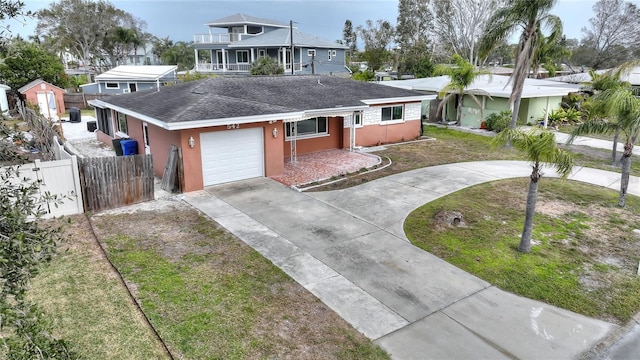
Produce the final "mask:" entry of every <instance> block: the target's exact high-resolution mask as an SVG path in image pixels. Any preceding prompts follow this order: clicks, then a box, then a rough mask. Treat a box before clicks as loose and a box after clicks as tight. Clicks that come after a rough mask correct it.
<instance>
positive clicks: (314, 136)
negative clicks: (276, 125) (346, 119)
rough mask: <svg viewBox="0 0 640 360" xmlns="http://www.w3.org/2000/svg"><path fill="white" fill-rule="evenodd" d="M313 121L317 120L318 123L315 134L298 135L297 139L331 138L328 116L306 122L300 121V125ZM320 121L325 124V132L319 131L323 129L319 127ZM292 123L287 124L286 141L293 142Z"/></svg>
mask: <svg viewBox="0 0 640 360" xmlns="http://www.w3.org/2000/svg"><path fill="white" fill-rule="evenodd" d="M311 120H315V122H316V126H315V127H316V130H315V132H313V133H311V132H309V133H305V134H298V135H297V136H296V139H309V138H316V137H323V136H329V118H328V117H326V116H319V117H316V118H311V119H305V120H300V121H298V124H297V125H299V123H300V122H302V121H311ZM319 120H323V121H324V122H325V125H324V131H319V130H318V129H319V128H321V126H318V121H319ZM290 129H291V123H286V124H285V140H291V138H292V136H291V135H290V134H291V130H290Z"/></svg>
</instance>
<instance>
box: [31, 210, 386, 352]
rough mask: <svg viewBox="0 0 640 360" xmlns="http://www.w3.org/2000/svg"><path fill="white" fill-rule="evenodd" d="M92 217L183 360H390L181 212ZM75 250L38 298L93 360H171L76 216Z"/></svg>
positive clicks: (249, 253)
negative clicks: (98, 359) (129, 300)
mask: <svg viewBox="0 0 640 360" xmlns="http://www.w3.org/2000/svg"><path fill="white" fill-rule="evenodd" d="M174 204H175V205H173V206H167V207H161V208H157V209H152V210H146V211H145V210H139V211H136V212H133V213H120V214H117V213H109V214H101V215H94V216H93V217H92V220H91V221H92V222H93V223H94V225H95V228H96V232H97V234H98V238H99V239H100V241H101V242H103V244H105V246H106V248H107V249H108V253H109V257H110V258H111V260H112V261H113V263H114V265H115V266H116V267H117V268H118V270H119V271H120V272H121V273H122V275H123V277H124V278H125V280H126V283H127V285H128V287H129V289H130V290H131V292H132V293H133V294H134V296H135V297H136V299H137V300H138V302H139V303H140V304H141V307H142V309H143V310H144V313H145V314H146V315H147V317H148V318H149V319H150V320H151V323H152V324H153V325H154V327H155V328H156V329H157V331H158V333H159V334H160V336H161V338H162V339H163V341H164V342H165V343H166V345H167V347H168V348H169V349H170V351H171V353H172V355H173V357H174V358H176V359H183V358H184V359H205V358H207V359H248V358H249V359H261V358H264V359H276V358H277V359H320V358H321V359H387V358H388V356H387V354H386V353H385V352H384V351H383V350H381V349H380V348H378V347H377V346H375V345H374V344H373V343H372V342H370V341H369V340H368V339H366V338H365V337H364V336H363V335H362V334H360V333H359V332H358V331H356V330H355V329H353V328H352V327H351V326H350V325H349V324H347V323H346V322H345V321H344V320H342V319H341V318H340V317H339V316H338V315H337V314H335V313H334V312H333V311H332V310H331V309H329V308H328V307H327V306H325V305H324V304H323V303H322V302H320V300H318V299H317V298H316V297H315V296H313V295H312V294H311V293H309V292H308V291H307V290H305V289H304V288H302V286H300V285H299V284H298V283H296V282H295V281H293V280H292V279H291V278H289V277H288V276H287V275H286V274H285V273H283V272H282V271H281V270H280V269H278V268H277V267H276V266H275V265H273V264H272V263H271V262H269V261H268V260H266V259H265V258H263V257H262V256H261V255H260V254H258V253H257V252H255V251H254V250H253V249H251V248H250V247H249V246H247V245H246V244H244V243H243V242H241V241H240V240H238V239H237V238H235V237H234V236H233V235H231V234H229V233H227V232H226V231H225V230H223V229H221V228H220V227H219V226H218V225H217V224H216V223H214V222H213V221H211V220H209V219H208V218H206V217H204V216H202V215H201V214H200V213H198V212H197V211H195V210H193V209H191V208H190V207H189V206H187V205H185V204H183V203H180V202H178V203H174ZM67 234H68V236H67V241H66V242H65V244H63V247H64V248H67V249H68V251H62V252H61V253H60V254H59V255H57V257H56V259H55V260H54V262H53V264H52V265H51V266H50V267H48V268H46V269H45V270H44V272H43V273H42V274H41V275H39V276H38V277H37V278H36V279H35V281H34V283H33V289H32V290H31V296H32V298H33V299H34V301H35V302H37V303H39V304H42V305H43V309H44V310H45V311H46V313H47V315H48V316H49V317H50V318H51V319H53V325H54V328H55V335H56V336H60V337H63V338H64V339H66V340H68V341H69V342H70V343H71V344H72V346H73V348H74V349H75V350H77V352H78V353H79V354H81V355H82V356H83V357H85V358H88V359H92V358H93V359H97V358H100V359H159V358H166V355H165V354H164V353H163V352H162V347H161V344H160V343H159V342H158V341H157V340H155V339H154V337H153V336H152V334H153V333H152V331H151V329H150V328H148V327H147V326H146V325H145V323H144V321H143V320H142V318H141V317H140V314H137V313H136V311H135V307H134V306H133V304H131V303H130V302H129V303H128V302H127V296H126V292H125V290H124V288H122V287H121V286H119V283H118V281H117V280H116V277H115V275H114V274H113V273H111V272H110V271H109V268H108V266H107V263H106V262H105V260H104V259H102V258H101V257H100V253H99V249H98V247H97V246H96V244H95V242H92V240H91V237H92V235H91V234H90V231H89V230H88V224H87V223H86V222H84V217H73V218H72V225H71V226H69V227H68V230H67Z"/></svg>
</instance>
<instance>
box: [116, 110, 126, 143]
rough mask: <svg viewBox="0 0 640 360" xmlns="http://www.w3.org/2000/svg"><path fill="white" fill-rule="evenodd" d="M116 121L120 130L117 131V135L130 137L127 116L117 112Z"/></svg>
mask: <svg viewBox="0 0 640 360" xmlns="http://www.w3.org/2000/svg"><path fill="white" fill-rule="evenodd" d="M115 120H116V129H118V130H117V131H116V134H117V135H118V136H120V137H129V129H128V127H129V124H128V122H127V115H125V114H123V113H121V112H117V111H116V119H115ZM123 124H124V125H123ZM123 135H124V136H123Z"/></svg>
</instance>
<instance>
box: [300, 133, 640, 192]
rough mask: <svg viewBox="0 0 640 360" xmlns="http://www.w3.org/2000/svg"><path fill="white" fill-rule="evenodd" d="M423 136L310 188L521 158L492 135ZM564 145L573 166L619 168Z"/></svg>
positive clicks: (601, 155) (605, 154)
mask: <svg viewBox="0 0 640 360" xmlns="http://www.w3.org/2000/svg"><path fill="white" fill-rule="evenodd" d="M424 136H426V137H430V138H432V140H427V141H420V142H413V143H408V144H399V145H391V146H388V147H387V149H386V150H383V151H378V152H376V153H375V154H376V155H379V156H380V157H382V159H383V160H384V162H385V163H389V160H390V162H391V166H388V167H386V168H385V169H383V170H380V171H375V172H371V173H366V174H361V175H356V176H352V177H350V178H347V179H345V180H343V181H340V182H337V183H334V184H330V185H327V186H322V187H319V188H316V189H314V190H313V191H327V190H337V189H344V188H348V187H351V186H355V185H359V184H362V183H364V182H367V181H371V180H375V179H379V178H382V177H385V176H389V175H392V174H397V173H400V172H404V171H409V170H414V169H418V168H423V167H427V166H434V165H441V164H451V163H456V162H464V161H484V160H522V157H521V156H520V154H519V153H518V152H517V151H516V150H514V149H508V148H498V149H496V150H493V151H492V150H491V144H490V143H491V139H492V137H490V136H484V135H478V134H474V133H468V132H463V131H460V130H456V129H455V128H445V127H438V126H425V127H424ZM565 148H567V149H569V150H570V151H571V152H573V153H574V154H575V157H574V165H575V166H587V167H592V168H596V169H602V170H608V171H614V172H620V167H613V166H611V151H609V150H604V149H593V148H586V147H584V146H575V145H572V146H565ZM639 151H640V150H639ZM633 160H634V161H632V163H631V175H634V176H640V158H638V157H634V158H633Z"/></svg>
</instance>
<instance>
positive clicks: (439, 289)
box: [186, 161, 640, 359]
mask: <svg viewBox="0 0 640 360" xmlns="http://www.w3.org/2000/svg"><path fill="white" fill-rule="evenodd" d="M530 171H531V168H530V166H529V165H528V164H527V163H525V162H518V161H491V162H470V163H458V164H451V165H443V166H435V167H429V168H424V169H418V170H414V171H409V172H406V173H402V174H396V175H392V176H389V177H386V178H383V179H379V180H375V181H372V182H370V183H366V184H363V185H360V186H357V187H354V188H350V189H345V190H338V191H330V192H321V193H309V194H307V193H298V192H295V191H292V190H290V189H289V188H286V187H285V186H283V185H281V184H279V183H277V182H275V181H272V180H269V179H264V178H260V179H253V180H248V181H242V182H236V183H230V184H225V185H220V186H214V187H209V188H207V189H206V191H204V192H200V193H197V194H191V195H190V196H188V197H187V199H186V200H187V201H188V202H189V203H190V204H192V205H193V206H195V207H197V208H198V209H200V210H201V211H203V212H204V213H205V214H207V215H208V216H210V217H211V218H213V219H214V220H215V221H217V222H218V223H220V224H221V225H222V226H224V227H225V228H227V229H228V230H229V231H231V232H232V233H234V234H235V235H236V236H238V237H239V238H240V239H242V240H243V241H245V242H246V243H248V244H249V245H251V246H252V247H253V248H255V249H256V250H257V251H258V252H260V253H261V254H262V255H264V256H265V257H267V258H268V259H270V260H271V261H272V262H273V263H274V264H275V265H277V266H279V267H280V268H281V269H283V270H284V271H285V272H286V273H287V274H289V275H290V276H291V277H292V278H293V279H295V280H296V281H298V282H299V283H300V284H301V285H302V286H304V287H305V288H306V289H308V290H309V291H310V292H312V293H313V294H314V295H316V296H317V297H318V298H320V299H321V300H322V301H323V302H324V303H325V304H327V305H328V306H329V307H331V308H332V309H333V310H334V311H336V312H337V313H338V314H339V315H340V316H342V317H343V318H344V319H345V320H347V321H348V322H349V323H350V324H352V326H354V327H355V328H356V329H358V330H359V331H361V332H362V333H364V334H365V335H366V336H367V337H369V338H371V339H373V340H375V342H376V343H377V344H379V345H380V346H382V347H383V348H384V349H385V350H387V351H388V352H389V353H390V354H391V355H392V357H393V358H396V359H425V358H447V359H462V358H474V359H481V358H490V359H497V358H520V359H568V358H576V357H578V356H579V355H580V354H582V353H583V352H585V351H587V350H590V349H591V348H592V347H593V346H594V345H595V344H597V343H599V342H600V341H601V340H602V339H604V338H605V337H606V336H607V335H608V334H610V333H611V332H612V331H613V330H615V329H617V328H618V327H617V326H616V325H614V324H611V323H607V322H603V321H599V320H595V319H591V318H588V317H585V316H582V315H578V314H575V313H572V312H569V311H566V310H562V309H559V308H556V307H553V306H550V305H548V304H544V303H541V302H538V301H533V300H530V299H526V298H523V297H519V296H516V295H513V294H510V293H507V292H504V291H501V290H500V289H498V288H496V287H493V286H491V285H490V284H488V283H487V282H485V281H483V280H481V279H479V278H477V277H475V276H473V275H471V274H468V273H466V272H464V271H462V270H460V269H458V268H456V267H455V266H453V265H450V264H448V263H446V262H444V261H442V260H440V259H439V258H437V257H435V256H433V255H431V254H429V253H427V252H425V251H423V250H421V249H419V248H417V247H415V246H413V245H411V244H410V243H409V242H408V241H407V240H406V237H405V235H404V232H403V230H402V224H403V222H404V219H405V218H406V216H407V215H408V214H409V213H410V212H411V211H413V210H414V209H415V208H417V207H419V206H421V205H423V204H424V203H427V202H429V201H432V200H434V199H436V198H438V197H441V196H443V195H446V194H449V193H451V192H454V191H457V190H459V189H462V188H465V187H468V186H471V185H475V184H479V183H483V182H487V181H493V180H498V179H504V178H511V177H522V176H528V175H529V174H530ZM546 176H555V174H554V173H553V171H552V170H550V169H549V170H548V171H547V174H546ZM619 177H620V175H619V174H616V173H611V172H607V171H601V170H594V169H583V168H576V170H575V171H574V173H573V174H572V175H571V178H572V179H575V180H580V181H587V182H590V183H595V184H598V185H602V186H607V187H611V188H613V189H617V186H618V181H619ZM639 189H640V181H639V180H638V178H632V182H631V184H630V186H629V190H630V191H629V192H630V193H633V194H638V193H639Z"/></svg>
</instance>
